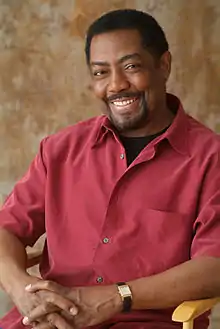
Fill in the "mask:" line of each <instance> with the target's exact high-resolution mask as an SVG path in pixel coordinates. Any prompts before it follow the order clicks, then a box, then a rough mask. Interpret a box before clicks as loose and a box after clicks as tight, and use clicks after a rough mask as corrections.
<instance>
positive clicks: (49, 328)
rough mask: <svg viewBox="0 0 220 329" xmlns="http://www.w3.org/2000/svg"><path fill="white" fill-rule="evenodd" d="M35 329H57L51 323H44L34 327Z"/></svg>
mask: <svg viewBox="0 0 220 329" xmlns="http://www.w3.org/2000/svg"><path fill="white" fill-rule="evenodd" d="M33 328H34V329H55V328H56V327H55V326H54V325H53V324H52V323H50V322H49V321H43V322H40V323H37V324H35V325H33Z"/></svg>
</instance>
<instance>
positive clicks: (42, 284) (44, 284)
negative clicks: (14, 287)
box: [25, 280, 66, 294]
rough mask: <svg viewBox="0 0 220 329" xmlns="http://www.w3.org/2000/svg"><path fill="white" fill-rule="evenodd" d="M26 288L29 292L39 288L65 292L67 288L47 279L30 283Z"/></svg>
mask: <svg viewBox="0 0 220 329" xmlns="http://www.w3.org/2000/svg"><path fill="white" fill-rule="evenodd" d="M25 290H26V291H28V292H36V291H38V290H49V291H53V292H56V293H60V294H62V293H65V291H66V288H65V287H63V286H61V285H59V284H57V283H55V282H53V281H47V280H40V281H37V282H35V283H32V284H29V285H28V286H26V287H25Z"/></svg>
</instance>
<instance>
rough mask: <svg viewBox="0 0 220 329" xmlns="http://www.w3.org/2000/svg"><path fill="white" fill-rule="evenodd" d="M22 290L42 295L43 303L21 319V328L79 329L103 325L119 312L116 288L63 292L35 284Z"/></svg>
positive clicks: (46, 284)
mask: <svg viewBox="0 0 220 329" xmlns="http://www.w3.org/2000/svg"><path fill="white" fill-rule="evenodd" d="M25 290H26V292H27V293H28V294H37V293H39V292H44V293H45V292H46V295H47V298H46V300H45V301H43V302H42V303H41V304H39V305H38V306H36V307H35V308H33V309H32V310H31V311H30V312H29V314H25V317H24V318H23V321H22V322H23V324H24V325H32V326H33V327H34V328H35V329H48V327H56V328H57V329H81V328H84V327H89V326H94V325H97V324H100V323H102V322H104V321H107V320H109V319H110V318H112V317H113V316H114V315H116V314H117V313H119V312H120V311H121V309H122V301H121V298H120V295H119V294H118V290H117V287H116V285H108V286H92V287H77V288H67V287H63V286H61V285H59V284H57V283H54V282H52V281H44V280H39V281H37V282H34V283H33V284H30V285H28V286H27V287H26V288H25ZM45 320H46V321H45ZM48 323H49V325H48Z"/></svg>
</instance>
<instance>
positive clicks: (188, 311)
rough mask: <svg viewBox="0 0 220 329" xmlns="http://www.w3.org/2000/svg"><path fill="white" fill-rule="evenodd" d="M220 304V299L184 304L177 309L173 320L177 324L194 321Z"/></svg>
mask: <svg viewBox="0 0 220 329" xmlns="http://www.w3.org/2000/svg"><path fill="white" fill-rule="evenodd" d="M218 303H220V298H210V299H201V300H194V301H187V302H184V303H182V304H180V305H179V306H178V307H177V308H176V309H175V311H174V312H173V315H172V320H173V321H176V322H189V321H193V320H195V319H196V318H197V317H198V316H200V315H202V314H203V313H205V312H207V311H209V310H210V309H211V308H213V307H214V306H215V305H216V304H218Z"/></svg>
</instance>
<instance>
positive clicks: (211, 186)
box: [191, 152, 220, 258]
mask: <svg viewBox="0 0 220 329" xmlns="http://www.w3.org/2000/svg"><path fill="white" fill-rule="evenodd" d="M199 200H200V201H199V204H198V216H197V219H196V221H195V223H194V238H193V241H192V246H191V258H195V257H200V256H210V257H220V152H216V153H215V154H214V155H213V156H212V158H211V159H210V161H209V165H208V168H207V169H206V174H205V176H204V180H203V182H202V187H201V191H200V198H199Z"/></svg>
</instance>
